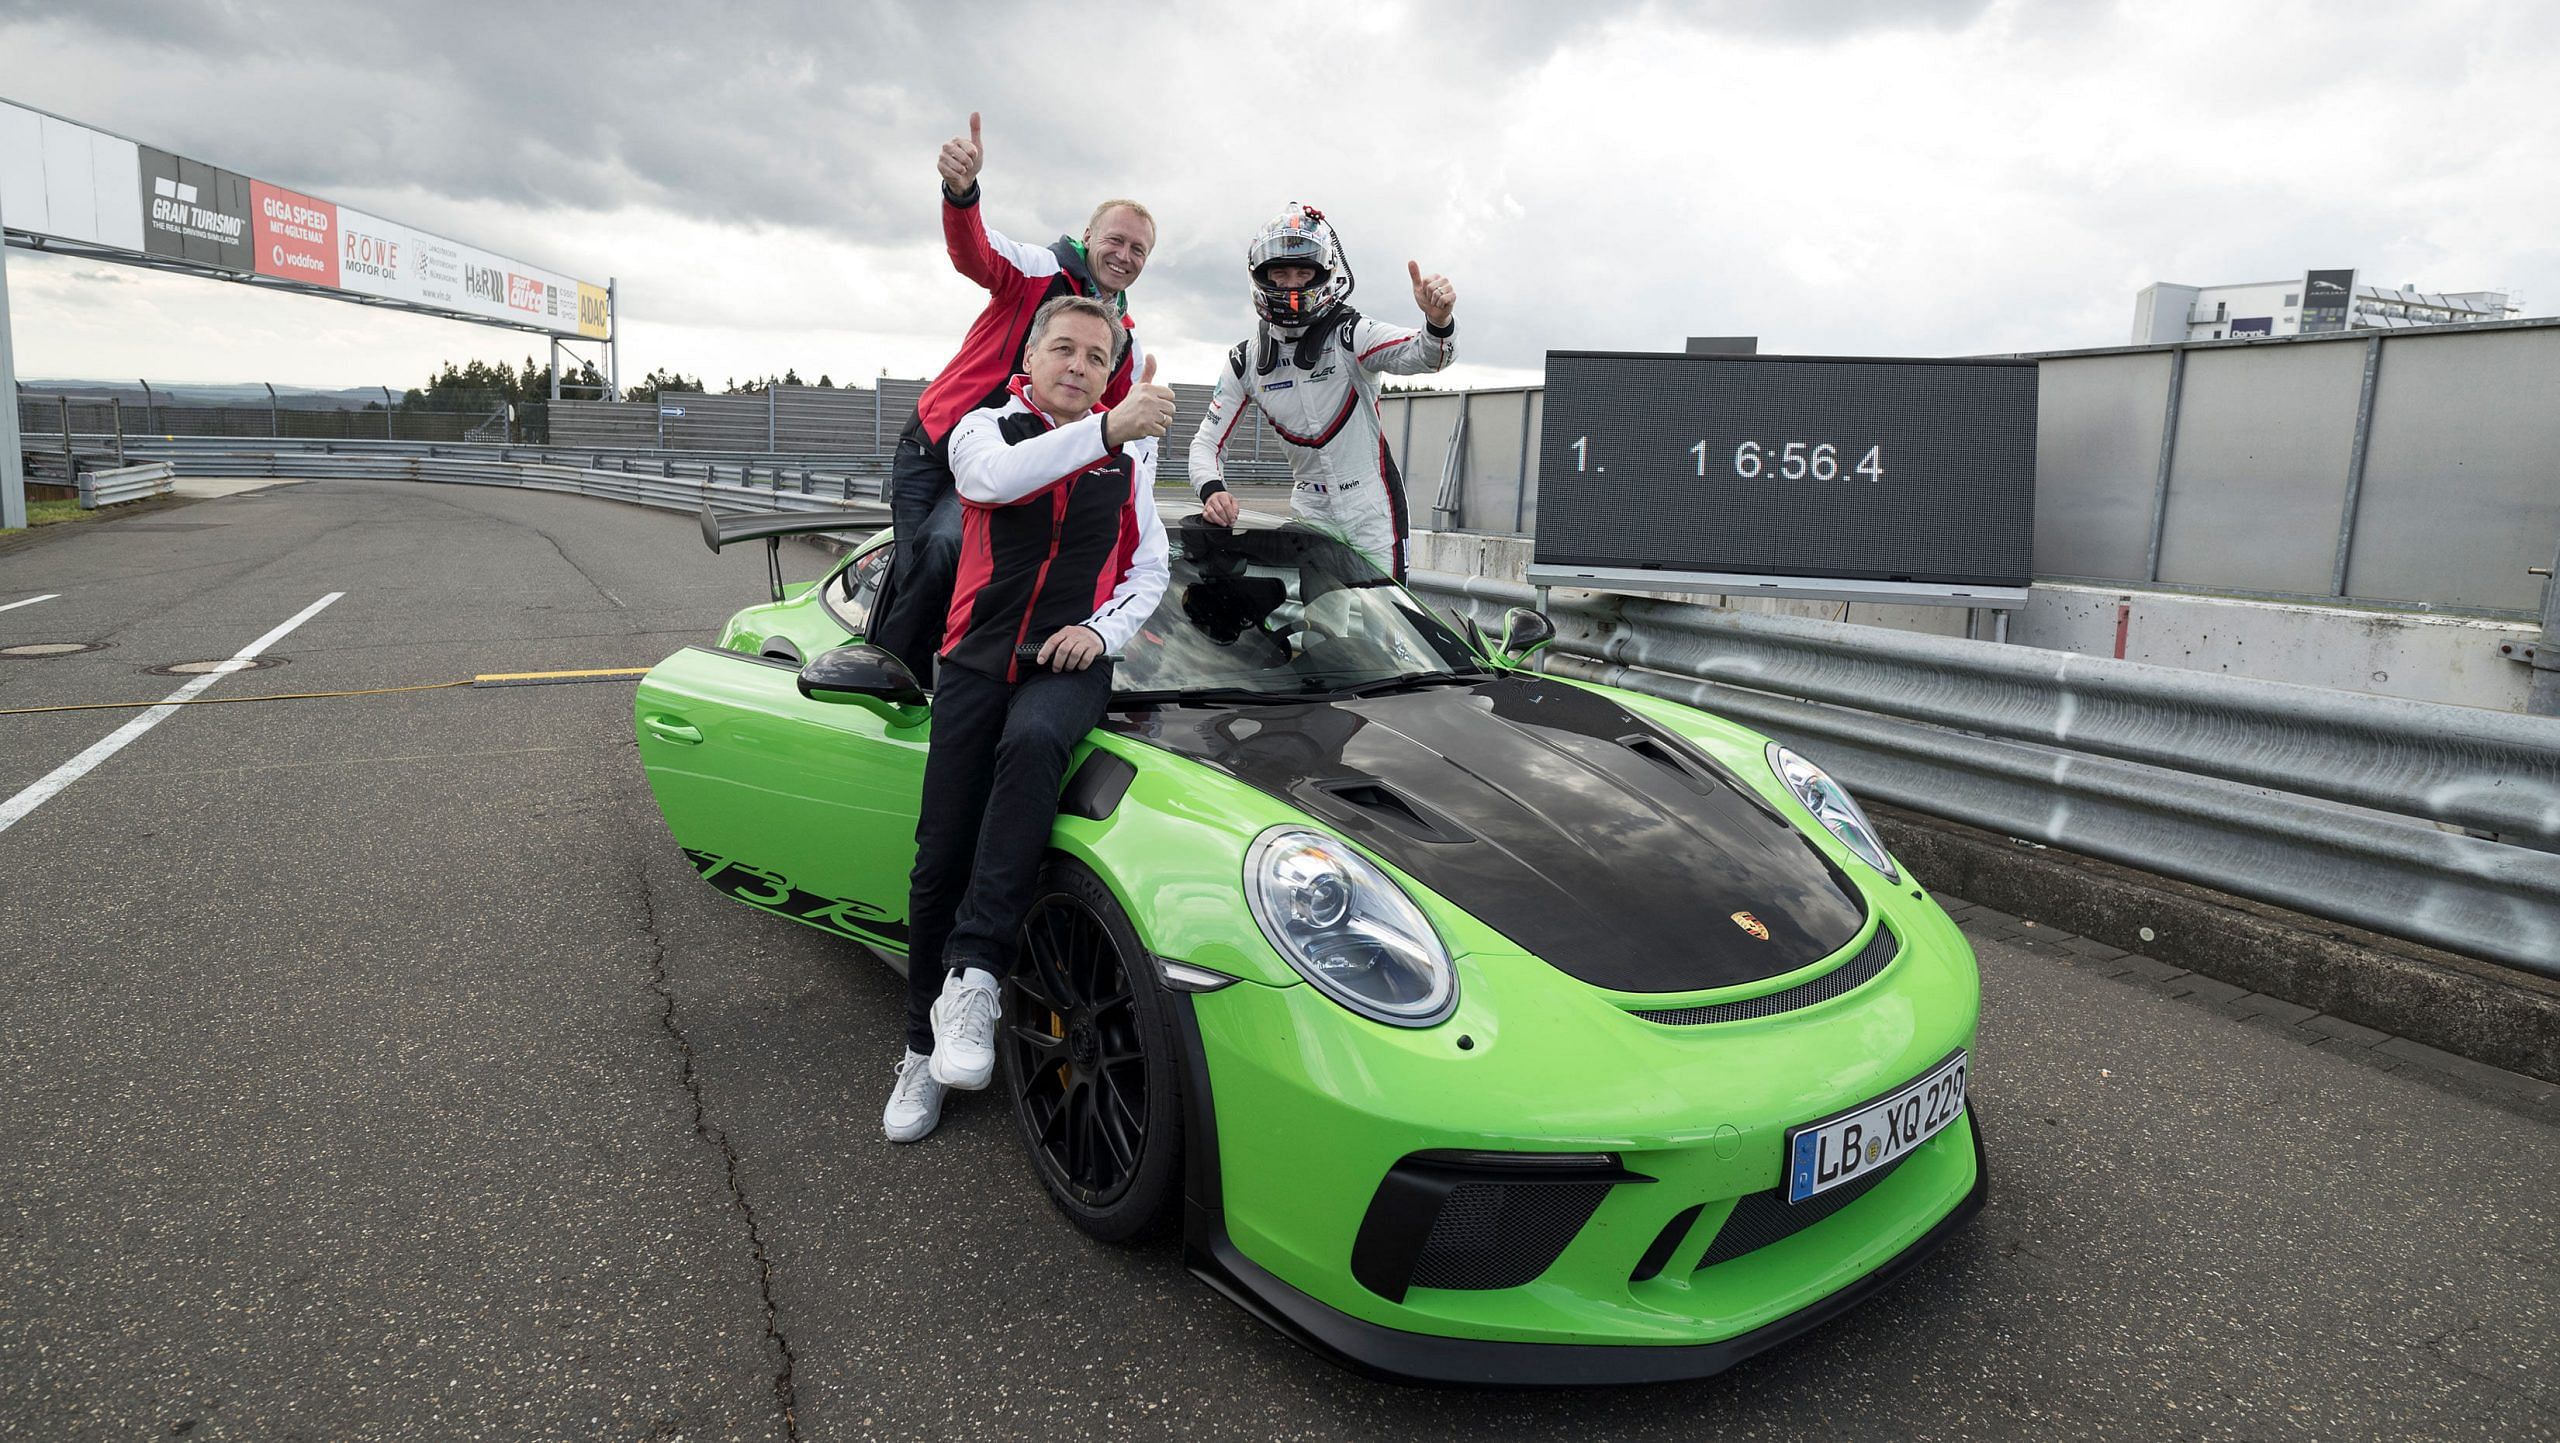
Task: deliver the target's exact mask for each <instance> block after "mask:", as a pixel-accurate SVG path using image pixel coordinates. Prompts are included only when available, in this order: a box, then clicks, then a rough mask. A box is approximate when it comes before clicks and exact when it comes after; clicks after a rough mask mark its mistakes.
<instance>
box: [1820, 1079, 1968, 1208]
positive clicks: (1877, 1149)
mask: <svg viewBox="0 0 2560 1443" xmlns="http://www.w3.org/2000/svg"><path fill="white" fill-rule="evenodd" d="M1965 1060H1966V1055H1965V1053H1964V1052H1962V1051H1958V1052H1957V1053H1956V1054H1955V1055H1954V1056H1953V1057H1950V1058H1948V1059H1947V1060H1946V1061H1944V1062H1941V1063H1939V1064H1938V1065H1937V1066H1936V1067H1933V1068H1931V1069H1929V1071H1928V1072H1927V1073H1925V1074H1924V1075H1922V1076H1921V1077H1919V1078H1918V1079H1916V1080H1915V1081H1913V1082H1911V1083H1910V1084H1909V1085H1908V1086H1905V1087H1901V1088H1897V1089H1896V1090H1894V1091H1893V1092H1890V1093H1887V1094H1886V1095H1885V1096H1883V1097H1879V1098H1877V1099H1876V1100H1875V1101H1873V1102H1870V1103H1866V1104H1863V1105H1861V1106H1858V1107H1853V1108H1851V1109H1850V1110H1848V1111H1847V1112H1843V1113H1838V1114H1836V1115H1834V1116H1831V1117H1827V1118H1825V1119H1823V1120H1822V1121H1820V1122H1808V1123H1806V1124H1804V1125H1803V1126H1802V1127H1794V1128H1789V1129H1788V1130H1787V1201H1788V1202H1791V1203H1800V1202H1803V1201H1804V1200H1805V1199H1806V1198H1809V1197H1813V1196H1816V1195H1818V1194H1821V1193H1826V1192H1829V1191H1830V1190H1831V1189H1833V1188H1835V1187H1838V1186H1840V1185H1841V1184H1842V1183H1851V1182H1856V1181H1857V1180H1858V1179H1860V1178H1862V1177H1872V1176H1874V1175H1875V1174H1876V1173H1877V1172H1879V1171H1881V1170H1883V1169H1884V1168H1887V1167H1890V1166H1891V1165H1892V1164H1893V1162H1894V1160H1895V1159H1897V1158H1900V1157H1901V1156H1902V1155H1903V1154H1905V1153H1908V1152H1909V1151H1911V1149H1913V1148H1915V1147H1918V1146H1919V1145H1920V1144H1922V1143H1924V1142H1927V1141H1928V1140H1929V1139H1930V1138H1932V1137H1935V1136H1937V1135H1938V1132H1939V1130H1940V1129H1942V1128H1944V1127H1945V1126H1946V1125H1947V1124H1948V1123H1951V1122H1953V1121H1955V1120H1956V1119H1957V1118H1959V1117H1962V1116H1963V1115H1964V1067H1965Z"/></svg>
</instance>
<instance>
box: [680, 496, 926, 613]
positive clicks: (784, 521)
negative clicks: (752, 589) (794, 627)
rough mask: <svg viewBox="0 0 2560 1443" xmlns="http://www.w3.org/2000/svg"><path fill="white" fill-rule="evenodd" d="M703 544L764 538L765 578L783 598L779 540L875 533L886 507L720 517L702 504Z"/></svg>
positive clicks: (715, 546)
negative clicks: (823, 534)
mask: <svg viewBox="0 0 2560 1443" xmlns="http://www.w3.org/2000/svg"><path fill="white" fill-rule="evenodd" d="M698 519H699V520H700V521H701V522H702V544H703V545H705V546H708V547H710V548H711V549H712V550H714V551H717V550H719V549H720V548H721V547H723V546H726V545H728V544H729V543H730V542H732V541H753V540H755V539H756V538H758V537H762V538H763V539H764V570H765V579H766V581H767V582H768V583H769V584H770V586H771V588H772V591H773V599H774V600H776V601H780V600H781V599H782V538H784V537H785V536H797V535H800V534H802V533H804V532H810V531H865V532H868V531H877V530H879V529H880V528H881V527H883V526H886V525H888V524H889V508H888V507H887V506H885V505H883V504H881V503H879V502H876V501H875V502H873V503H871V504H870V505H868V506H850V507H846V508H844V509H843V510H840V511H786V512H784V513H782V514H781V515H778V516H777V515H775V514H774V513H772V512H770V511H746V512H740V513H737V514H735V515H729V516H723V515H721V514H720V513H719V512H717V511H714V510H712V509H711V503H710V502H708V501H705V502H703V503H702V510H701V512H700V513H699V516H698Z"/></svg>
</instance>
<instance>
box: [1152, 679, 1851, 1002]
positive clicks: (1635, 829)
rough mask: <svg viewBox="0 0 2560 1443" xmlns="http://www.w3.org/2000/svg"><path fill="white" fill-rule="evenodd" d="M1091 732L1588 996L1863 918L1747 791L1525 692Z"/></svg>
mask: <svg viewBox="0 0 2560 1443" xmlns="http://www.w3.org/2000/svg"><path fill="white" fill-rule="evenodd" d="M1104 725H1106V726H1108V727H1110V728H1111V729H1112V730H1114V731H1118V732H1121V733H1123V734H1125V735H1128V736H1131V737H1133V738H1136V739H1139V740H1143V741H1145V742H1148V743H1149V744H1151V745H1154V746H1158V747H1162V748H1164V749H1165V750H1167V751H1171V752H1174V753H1176V754H1178V755H1181V756H1186V757H1190V758H1192V759H1194V760H1196V761H1199V762H1202V763H1205V764H1207V765H1209V766H1211V767H1215V768H1217V769H1218V770H1219V771H1222V772H1224V773H1226V774H1227V775H1229V776H1232V777H1235V778H1236V779H1238V780H1240V781H1243V782H1245V783H1247V784H1249V785H1251V786H1254V787H1256V788H1258V789H1260V790H1262V791H1265V792H1268V793H1270V794H1271V795H1273V796H1276V797H1280V798H1282V799H1284V800H1286V801H1288V802H1290V803H1291V804H1293V805H1295V806H1297V807H1299V808H1301V809H1303V810H1304V811H1306V812H1307V813H1308V814H1309V815H1311V816H1313V817H1314V818H1316V819H1317V820H1318V821H1320V822H1322V823H1324V824H1325V825H1326V826H1328V827H1330V828H1334V829H1337V830H1339V831H1340V833H1341V834H1342V835H1344V836H1346V837H1348V838H1351V839H1352V840H1355V841H1357V842H1359V843H1361V844H1362V845H1363V846H1366V847H1368V848H1369V849H1371V850H1372V851H1374V852H1376V853H1378V854H1379V855H1381V856H1384V857H1386V858H1387V859H1389V860H1390V861H1392V862H1394V863H1395V865H1396V866H1398V867H1400V868H1402V869H1403V870H1404V871H1405V872H1407V873H1408V874H1410V875H1411V876H1413V877H1415V878H1416V879H1418V880H1419V881H1421V882H1422V883H1423V885H1425V886H1427V887H1429V888H1431V889H1432V890H1433V891H1435V892H1437V893H1439V894H1440V895H1441V896H1443V897H1446V898H1448V899H1449V900H1450V901H1452V902H1455V903H1457V904H1458V905H1460V906H1462V907H1465V908H1466V909H1467V910H1468V911H1470V912H1472V913H1474V914H1475V915H1476V916H1477V917H1479V918H1481V919H1482V920H1483V921H1484V922H1486V923H1487V924H1488V925H1490V926H1492V927H1494V928H1496V929H1498V930H1499V931H1501V932H1502V933H1503V935H1505V936H1507V937H1509V938H1510V939H1511V940H1513V941H1514V942H1517V943H1519V944H1520V945H1521V946H1522V947H1524V948H1526V949H1528V950H1529V951H1531V952H1534V953H1536V954H1537V955H1538V956H1540V957H1542V958H1544V959H1546V960H1547V961H1548V962H1550V963H1552V964H1554V965H1555V966H1556V967H1559V968H1561V969H1563V970H1564V971H1566V972H1568V973H1570V974H1572V975H1573V976H1576V977H1579V978H1581V979H1583V980H1584V981H1586V982H1590V983H1593V984H1595V985H1597V986H1601V987H1608V988H1613V989H1616V990H1619V991H1626V992H1685V991H1692V990H1696V989H1699V988H1708V987H1727V986H1733V985H1735V984H1738V983H1743V982H1751V981H1756V980H1758V979H1760V978H1763V977H1770V976H1774V975H1776V974H1779V973H1782V972H1789V971H1793V970H1795V969H1796V968H1799V967H1803V966H1806V965H1808V964H1810V963H1813V962H1816V961H1819V960H1820V959H1822V958H1823V957H1826V956H1829V955H1830V954H1832V953H1834V952H1837V951H1839V950H1840V949H1841V948H1842V947H1845V946H1847V945H1848V943H1849V942H1850V940H1851V939H1852V938H1854V937H1855V936H1856V935H1857V933H1858V930H1859V928H1860V926H1861V925H1862V923H1863V921H1864V918H1865V908H1864V905H1863V903H1862V902H1861V901H1860V899H1859V897H1858V894H1857V891H1856V889H1855V888H1854V887H1852V886H1851V885H1850V883H1849V881H1848V879H1847V878H1845V877H1843V876H1841V875H1840V873H1839V871H1838V870H1837V869H1836V868H1835V867H1833V866H1832V864H1831V862H1830V859H1829V858H1827V857H1825V856H1824V855H1823V854H1822V852H1821V850H1820V849H1819V848H1817V847H1815V846H1814V844H1813V843H1812V842H1811V841H1810V840H1809V839H1807V838H1806V837H1805V836H1804V835H1803V834H1801V833H1800V832H1798V831H1797V830H1796V829H1795V827H1794V826H1793V825H1792V824H1790V823H1789V822H1788V821H1787V820H1786V819H1784V818H1783V817H1781V816H1780V815H1778V814H1777V813H1776V812H1775V810H1774V809H1772V808H1770V807H1769V806H1768V805H1767V804H1766V803H1765V802H1763V801H1762V800H1761V799H1760V798H1759V797H1758V796H1757V795H1755V794H1750V793H1747V792H1745V791H1743V790H1742V789H1741V788H1739V787H1738V786H1737V785H1736V784H1735V783H1733V782H1732V781H1731V780H1729V779H1728V778H1726V777H1725V776H1724V775H1723V774H1722V773H1721V772H1719V771H1718V770H1717V769H1716V768H1715V767H1714V766H1713V765H1712V764H1711V763H1710V762H1708V761H1707V760H1706V758H1705V757H1704V756H1703V755H1701V754H1699V753H1696V752H1694V751H1692V750H1691V749H1689V748H1688V747H1686V746H1685V745H1683V744H1682V743H1680V742H1679V741H1678V740H1677V739H1676V738H1673V737H1672V736H1670V735H1669V734H1668V733H1666V732H1664V731H1662V730H1661V729H1660V728H1658V727H1655V726H1654V725H1653V724H1651V723H1650V722H1647V721H1645V720H1644V719H1642V718H1640V717H1638V716H1636V715H1635V714H1633V713H1631V712H1629V711H1627V710H1625V709H1624V708H1622V707H1619V706H1618V705H1616V704H1615V703H1613V702H1610V701H1609V700H1607V699H1606V698H1604V697H1601V696H1599V695H1597V694H1595V693H1592V692H1589V691H1585V690H1582V689H1581V688H1578V687H1573V686H1569V685H1566V684H1564V683H1562V682H1558V681H1552V680H1549V679H1546V678H1543V677H1535V676H1508V677H1500V678H1495V679H1492V680H1487V681H1483V682H1478V683H1474V684H1472V685H1467V686H1455V685H1444V686H1430V687H1422V688H1417V689H1415V690H1411V691H1405V692H1399V693H1394V694H1390V695H1384V696H1375V697H1360V698H1351V699H1346V700H1341V701H1316V702H1303V703H1271V704H1247V705H1224V704H1219V705H1208V704H1201V705H1192V704H1182V705H1171V706H1164V707H1159V708H1152V709H1149V710H1145V711H1135V712H1127V713H1114V714H1113V715H1112V716H1111V717H1109V718H1108V719H1107V720H1106V721H1105V723H1104ZM1736 913H1747V914H1749V915H1750V916H1751V917H1752V918H1753V919H1755V920H1757V921H1758V922H1759V923H1760V924H1761V925H1762V927H1763V928H1765V929H1766V931H1767V933H1768V936H1767V938H1766V939H1765V940H1764V939H1762V938H1760V937H1757V936H1755V935H1754V934H1753V933H1752V932H1751V931H1750V930H1749V929H1748V928H1747V927H1746V926H1745V925H1744V924H1742V923H1740V922H1737V921H1736V920H1735V916H1734V914H1736Z"/></svg>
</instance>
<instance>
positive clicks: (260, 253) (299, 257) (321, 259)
mask: <svg viewBox="0 0 2560 1443" xmlns="http://www.w3.org/2000/svg"><path fill="white" fill-rule="evenodd" d="M249 205H250V207H251V212H250V236H251V248H252V249H253V250H254V251H255V252H256V259H257V263H258V274H260V275H262V276H278V277H281V278H283V279H285V280H289V281H305V282H308V283H310V284H312V285H315V286H335V285H336V284H337V283H338V236H337V229H338V208H337V207H336V206H334V205H331V204H330V203H329V202H327V201H325V200H313V199H312V198H311V197H309V196H307V195H296V194H294V193H293V192H292V191H289V190H285V189H283V188H281V187H279V186H272V185H269V184H267V183H266V182H265V181H263V180H253V181H251V182H249Z"/></svg>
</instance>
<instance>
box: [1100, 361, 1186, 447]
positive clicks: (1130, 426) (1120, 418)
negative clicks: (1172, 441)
mask: <svg viewBox="0 0 2560 1443" xmlns="http://www.w3.org/2000/svg"><path fill="white" fill-rule="evenodd" d="M1172 426H1173V388H1172V387H1171V386H1164V385H1158V384H1157V383H1156V358H1155V357H1153V356H1149V357H1147V368H1146V370H1145V371H1144V372H1143V373H1141V374H1140V375H1139V377H1138V384H1136V385H1134V386H1131V387H1130V388H1129V394H1128V395H1127V396H1125V397H1122V398H1121V401H1120V404H1119V405H1117V406H1114V407H1112V408H1111V414H1109V415H1107V416H1105V417H1103V418H1102V440H1103V444H1105V445H1107V446H1124V445H1127V444H1128V443H1129V442H1131V441H1134V440H1137V439H1138V438H1139V437H1141V436H1161V435H1163V434H1164V433H1165V432H1166V431H1167V430H1169V429H1171V428H1172Z"/></svg>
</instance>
